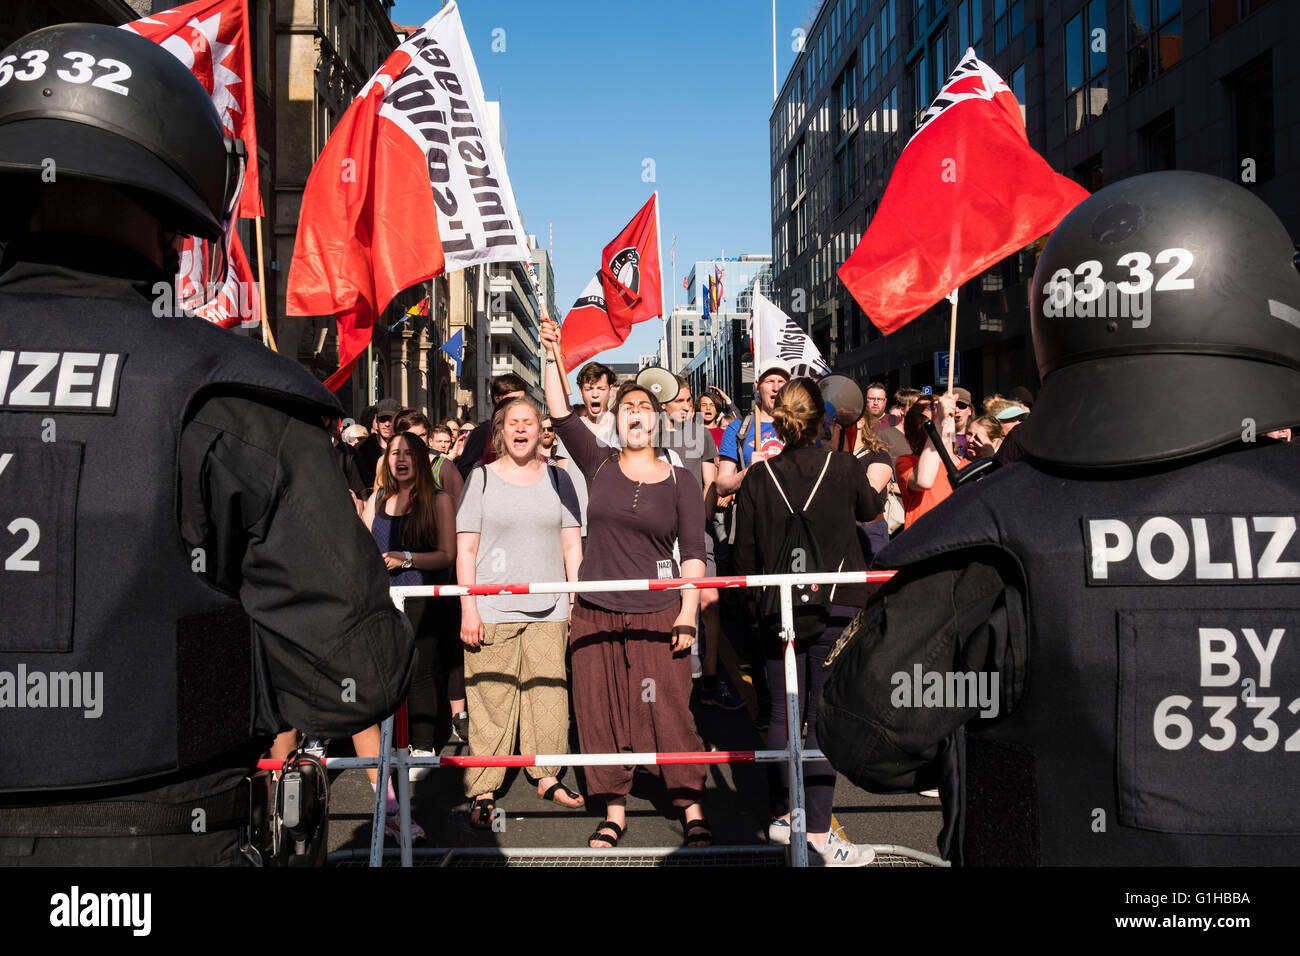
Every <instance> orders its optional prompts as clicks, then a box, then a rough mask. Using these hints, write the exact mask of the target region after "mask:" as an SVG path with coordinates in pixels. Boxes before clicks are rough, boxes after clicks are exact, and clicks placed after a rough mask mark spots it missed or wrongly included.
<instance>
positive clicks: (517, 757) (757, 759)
mask: <svg viewBox="0 0 1300 956" xmlns="http://www.w3.org/2000/svg"><path fill="white" fill-rule="evenodd" d="M789 759H790V755H789V754H788V753H787V752H786V751H784V750H707V751H681V752H677V753H617V754H507V755H503V756H488V757H473V756H456V755H452V756H436V757H407V756H405V755H404V754H402V755H400V756H395V757H394V758H393V761H392V763H393V767H394V769H396V770H398V771H399V772H400V770H401V769H402V768H406V767H631V766H649V765H652V764H659V765H669V764H696V763H701V764H730V763H783V762H785V761H787V760H789ZM803 759H804V760H825V759H826V755H825V754H823V753H822V752H821V751H820V750H805V751H804V752H803ZM375 762H376V758H374V757H329V758H328V759H326V761H325V765H326V766H327V767H328V768H329V769H331V770H353V769H357V768H361V767H373V766H375ZM282 763H283V761H280V760H270V759H266V760H259V761H258V762H257V766H258V767H259V768H260V769H262V770H279V769H280V767H281V765H282ZM399 763H400V764H401V766H400V767H399V766H398V764H399Z"/></svg>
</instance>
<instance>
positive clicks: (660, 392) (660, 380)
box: [636, 365, 681, 405]
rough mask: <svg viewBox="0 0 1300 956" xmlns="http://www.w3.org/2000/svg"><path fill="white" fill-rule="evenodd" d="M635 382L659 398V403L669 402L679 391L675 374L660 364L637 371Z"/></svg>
mask: <svg viewBox="0 0 1300 956" xmlns="http://www.w3.org/2000/svg"><path fill="white" fill-rule="evenodd" d="M636 383H637V384H638V385H640V386H641V387H642V388H644V389H645V390H646V391H647V392H649V393H650V394H651V395H653V396H654V397H655V398H657V399H659V404H661V405H662V404H663V403H664V402H671V401H672V400H673V399H674V398H676V397H677V393H678V392H679V391H681V387H680V386H679V385H678V384H677V376H676V375H674V374H673V373H672V372H670V371H668V369H666V368H663V367H662V366H660V365H651V366H649V367H648V368H643V369H642V370H641V371H639V372H637V375H636Z"/></svg>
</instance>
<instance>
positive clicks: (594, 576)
mask: <svg viewBox="0 0 1300 956" xmlns="http://www.w3.org/2000/svg"><path fill="white" fill-rule="evenodd" d="M552 420H553V421H554V423H555V433H556V434H557V435H558V436H559V438H560V440H561V441H562V442H564V445H565V447H566V448H568V449H569V452H570V454H572V455H573V461H574V463H575V464H576V465H577V466H578V468H579V469H580V470H581V471H582V473H583V475H584V476H585V477H586V479H587V496H588V497H587V549H586V552H585V553H584V554H583V557H582V567H581V568H580V569H579V571H578V580H579V581H603V580H622V579H646V578H649V579H650V580H658V579H660V578H674V577H678V576H679V575H680V569H679V568H678V567H676V566H675V564H674V562H673V543H674V542H679V547H680V550H681V559H682V560H683V561H686V560H689V559H691V558H695V559H697V560H699V561H703V560H704V502H703V501H702V500H701V498H700V487H699V485H698V484H697V483H696V481H695V480H694V479H693V478H692V477H691V474H690V472H688V471H686V470H685V469H684V468H676V467H675V468H673V474H672V476H671V477H669V478H665V479H664V480H663V481H658V482H640V481H633V480H632V479H630V478H628V477H627V476H626V475H624V474H623V470H622V469H621V468H620V467H619V464H618V455H619V453H618V450H617V449H613V448H610V447H609V446H608V445H604V444H602V443H600V442H599V441H597V439H596V436H595V435H593V434H592V433H591V431H590V429H588V428H587V427H586V426H585V425H583V424H582V423H581V422H580V421H578V419H577V417H576V416H574V415H566V416H564V417H563V418H552ZM583 600H585V601H586V602H587V603H589V604H594V605H596V606H597V607H600V608H604V609H605V610H608V611H622V612H625V613H630V614H647V613H651V612H653V611H662V610H663V609H664V608H667V607H672V606H673V605H674V604H676V603H677V602H678V601H679V600H680V598H679V596H678V595H677V593H676V592H675V591H622V592H619V591H608V592H599V593H595V594H586V595H583Z"/></svg>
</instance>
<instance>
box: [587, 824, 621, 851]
mask: <svg viewBox="0 0 1300 956" xmlns="http://www.w3.org/2000/svg"><path fill="white" fill-rule="evenodd" d="M603 830H612V831H614V835H613V836H612V837H611V836H609V834H607V833H603V832H601V831H603ZM621 839H623V828H622V827H621V826H619V825H618V824H617V823H615V822H614V821H613V820H601V821H600V824H599V825H598V826H597V827H596V832H595V833H593V834H592V835H591V836H589V837H587V849H589V850H612V849H613V848H614V847H616V846H618V841H619V840H621ZM592 840H599V841H601V842H602V843H608V844H609V846H592V845H591V841H592Z"/></svg>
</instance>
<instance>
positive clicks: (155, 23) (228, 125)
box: [122, 0, 262, 219]
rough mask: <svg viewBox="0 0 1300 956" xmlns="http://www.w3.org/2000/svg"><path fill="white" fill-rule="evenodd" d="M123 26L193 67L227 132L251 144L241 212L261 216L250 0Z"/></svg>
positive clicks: (177, 10) (220, 0) (204, 4)
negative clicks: (250, 36) (249, 17)
mask: <svg viewBox="0 0 1300 956" xmlns="http://www.w3.org/2000/svg"><path fill="white" fill-rule="evenodd" d="M122 29H123V30H130V31H131V32H132V33H138V34H139V35H140V36H142V37H144V38H145V39H147V40H153V41H154V42H155V43H157V44H158V45H159V46H161V47H162V48H163V49H164V50H166V51H168V52H169V53H171V54H172V56H174V57H176V59H178V60H180V61H181V62H182V63H184V64H185V65H186V66H187V67H189V69H190V72H191V73H193V74H194V76H195V77H196V78H197V79H198V81H199V82H200V83H202V84H203V88H204V89H205V90H207V91H208V95H209V96H211V97H212V105H213V106H215V107H216V108H217V113H218V114H220V116H221V125H222V126H223V127H225V130H226V135H227V136H233V137H235V138H237V139H242V140H243V141H244V145H245V146H246V147H247V148H248V167H247V169H246V170H245V171H244V189H243V192H241V193H240V194H239V215H240V216H241V217H243V218H245V219H252V218H253V217H255V216H260V215H262V188H261V185H260V183H259V179H258V171H257V123H256V121H255V118H254V116H253V62H252V55H251V48H252V44H251V43H249V39H248V8H247V3H246V0H195V2H194V3H186V4H183V5H182V6H179V7H173V8H172V9H170V10H164V11H162V12H161V13H155V14H152V15H150V16H147V17H141V18H140V19H139V20H132V21H131V22H130V23H126V24H123V26H122Z"/></svg>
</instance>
